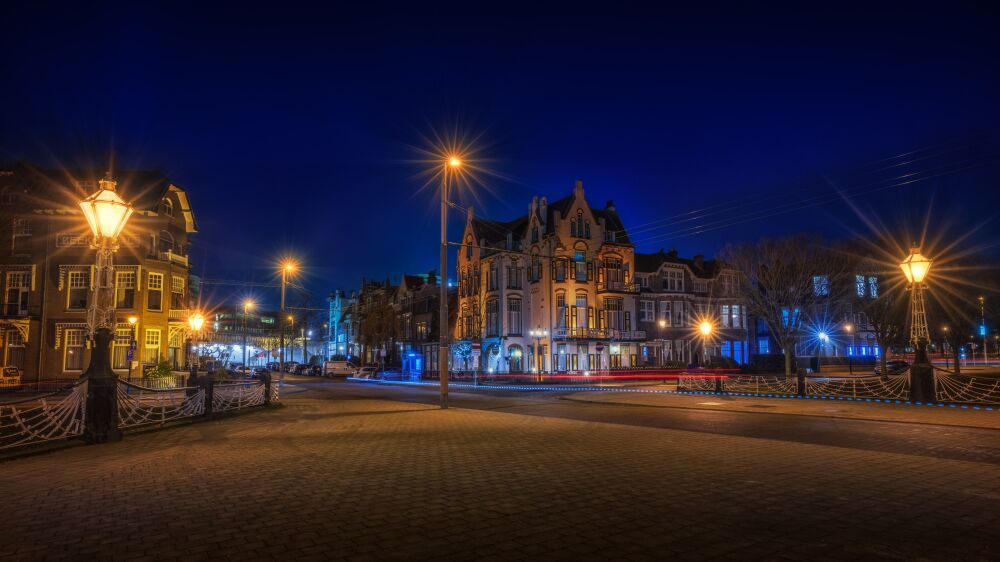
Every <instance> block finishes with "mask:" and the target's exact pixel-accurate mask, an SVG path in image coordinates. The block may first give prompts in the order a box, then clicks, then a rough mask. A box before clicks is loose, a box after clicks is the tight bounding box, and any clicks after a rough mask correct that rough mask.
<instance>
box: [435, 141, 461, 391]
mask: <svg viewBox="0 0 1000 562" xmlns="http://www.w3.org/2000/svg"><path fill="white" fill-rule="evenodd" d="M461 167H462V158H461V156H460V155H458V154H449V155H447V157H446V158H445V160H444V162H442V168H443V169H442V172H443V174H442V176H441V260H440V261H441V263H440V266H441V275H440V277H441V279H440V283H439V285H440V286H441V287H440V297H439V298H440V301H441V302H440V305H439V306H438V326H440V328H439V330H438V332H439V334H438V385H439V390H440V393H441V408H442V409H444V408H447V407H448V336H449V334H448V184H449V182H450V180H451V177H452V176H453V175H455V174H457V173H459V170H460V169H461Z"/></svg>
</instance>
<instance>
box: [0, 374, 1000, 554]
mask: <svg viewBox="0 0 1000 562" xmlns="http://www.w3.org/2000/svg"><path fill="white" fill-rule="evenodd" d="M0 502H2V505H3V507H4V512H5V517H4V521H3V524H2V525H0V529H2V537H3V540H2V541H0V558H2V559H11V560H34V559H50V558H51V559H73V560H78V559H88V558H100V559H121V560H139V559H177V560H182V559H183V560H198V559H238V560H245V559H277V560H299V559H317V560H318V559H349V560H366V559H382V558H441V559H443V558H450V559H473V558H475V559H486V560H515V559H543V558H544V559H552V558H556V559H574V560H578V559H663V558H675V559H680V560H687V559H691V560H695V559H708V558H712V559H718V558H721V559H776V560H782V559H810V560H815V559H847V558H850V559H859V560H860V559H871V558H886V559H913V558H922V559H942V560H987V559H998V558H1000V544H998V542H1000V538H998V537H1000V507H998V506H1000V467H998V466H997V465H996V464H989V463H977V462H970V461H959V460H948V459H938V458H931V457H925V456H917V455H903V454H892V453H883V452H877V451H868V450H854V449H850V448H843V447H827V446H822V445H812V444H803V443H795V442H785V441H777V440H766V439H755V438H747V437H731V436H726V435H716V434H710V433H697V432H687V431H678V430H670V429H659V428H649V427H635V426H628V425H615V424H606V423H594V422H586V421H576V420H569V419H556V418H547V417H539V416H525V415H517V414H510V413H503V412H499V411H498V412H491V411H474V410H462V409H451V410H448V411H440V410H438V409H436V408H434V407H432V406H426V405H421V404H412V403H403V402H395V401H389V400H377V399H352V400H344V399H337V398H329V397H327V395H323V394H320V393H313V392H300V393H294V392H290V393H286V399H285V405H284V406H283V407H282V408H280V409H278V410H273V411H266V412H258V413H253V414H248V415H243V416H239V417H235V418H228V419H224V420H220V421H215V422H211V423H201V424H193V425H187V426H183V427H177V428H173V429H169V430H164V431H157V432H151V433H146V434H142V435H132V436H128V438H127V439H126V441H124V442H122V443H118V444H113V445H106V446H99V447H76V448H71V449H67V450H63V451H58V452H54V453H50V454H45V455H39V456H34V457H26V458H21V459H17V460H14V461H8V462H5V463H2V464H0Z"/></svg>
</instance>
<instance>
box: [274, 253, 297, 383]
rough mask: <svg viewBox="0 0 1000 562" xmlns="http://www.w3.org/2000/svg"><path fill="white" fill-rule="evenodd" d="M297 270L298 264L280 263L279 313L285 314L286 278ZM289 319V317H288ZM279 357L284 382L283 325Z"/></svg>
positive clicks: (287, 261) (291, 261)
mask: <svg viewBox="0 0 1000 562" xmlns="http://www.w3.org/2000/svg"><path fill="white" fill-rule="evenodd" d="M298 269H299V263H298V262H297V261H295V260H292V259H285V260H282V262H281V313H282V314H284V313H285V288H286V287H287V286H288V276H289V275H292V274H294V273H295V272H296V271H298ZM289 318H291V317H289ZM279 347H280V349H281V357H280V358H279V359H278V372H279V373H281V380H282V381H284V380H285V325H284V324H282V325H281V345H280V346H279Z"/></svg>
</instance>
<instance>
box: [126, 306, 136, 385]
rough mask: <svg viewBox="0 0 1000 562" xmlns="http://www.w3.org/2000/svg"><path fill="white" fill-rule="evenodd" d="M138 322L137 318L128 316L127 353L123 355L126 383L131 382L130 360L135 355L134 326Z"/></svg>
mask: <svg viewBox="0 0 1000 562" xmlns="http://www.w3.org/2000/svg"><path fill="white" fill-rule="evenodd" d="M138 322H139V317H138V316H129V317H128V325H129V341H128V353H126V354H125V360H126V361H128V382H132V360H133V357H134V354H135V325H136V324H137V323H138Z"/></svg>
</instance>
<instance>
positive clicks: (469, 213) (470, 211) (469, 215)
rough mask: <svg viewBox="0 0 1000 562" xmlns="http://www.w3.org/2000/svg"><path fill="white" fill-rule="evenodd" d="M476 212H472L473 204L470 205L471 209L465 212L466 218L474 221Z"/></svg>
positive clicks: (468, 220)
mask: <svg viewBox="0 0 1000 562" xmlns="http://www.w3.org/2000/svg"><path fill="white" fill-rule="evenodd" d="M473 216H474V213H473V212H472V205H469V210H468V211H466V212H465V220H466V221H467V222H472V217H473Z"/></svg>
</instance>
